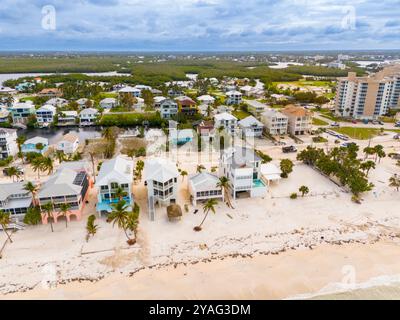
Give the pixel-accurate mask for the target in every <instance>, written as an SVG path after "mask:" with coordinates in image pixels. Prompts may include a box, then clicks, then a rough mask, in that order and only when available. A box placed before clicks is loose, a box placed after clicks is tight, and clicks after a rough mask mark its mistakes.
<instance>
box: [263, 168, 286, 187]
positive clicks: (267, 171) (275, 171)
mask: <svg viewBox="0 0 400 320" xmlns="http://www.w3.org/2000/svg"><path fill="white" fill-rule="evenodd" d="M260 172H261V175H262V177H263V180H264V181H266V182H267V185H268V186H269V185H270V184H271V182H276V181H277V182H279V181H280V180H281V179H282V177H281V174H282V170H281V169H280V168H279V166H277V165H275V164H273V163H263V164H261V171H260Z"/></svg>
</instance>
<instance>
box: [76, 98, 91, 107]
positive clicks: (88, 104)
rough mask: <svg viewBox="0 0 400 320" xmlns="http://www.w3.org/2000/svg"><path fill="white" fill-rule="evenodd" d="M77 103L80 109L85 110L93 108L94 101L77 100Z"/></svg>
mask: <svg viewBox="0 0 400 320" xmlns="http://www.w3.org/2000/svg"><path fill="white" fill-rule="evenodd" d="M76 103H77V104H78V106H79V109H85V108H91V107H93V104H94V101H93V100H90V99H87V98H81V99H78V100H76Z"/></svg>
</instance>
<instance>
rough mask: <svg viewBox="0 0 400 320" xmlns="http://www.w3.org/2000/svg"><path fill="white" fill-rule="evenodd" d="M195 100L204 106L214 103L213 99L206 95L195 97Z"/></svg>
mask: <svg viewBox="0 0 400 320" xmlns="http://www.w3.org/2000/svg"><path fill="white" fill-rule="evenodd" d="M197 100H198V101H200V103H201V104H206V105H210V104H214V102H215V98H214V97H212V96H210V95H208V94H207V95H203V96H200V97H197Z"/></svg>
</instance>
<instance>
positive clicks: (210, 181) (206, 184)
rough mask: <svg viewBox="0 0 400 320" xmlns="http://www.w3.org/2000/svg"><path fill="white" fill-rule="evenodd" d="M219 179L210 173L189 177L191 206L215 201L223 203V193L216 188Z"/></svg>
mask: <svg viewBox="0 0 400 320" xmlns="http://www.w3.org/2000/svg"><path fill="white" fill-rule="evenodd" d="M218 182H219V178H218V177H217V176H216V175H214V174H211V173H208V172H202V173H197V174H194V175H191V176H190V177H189V193H190V199H191V200H192V204H193V205H194V206H197V202H198V201H207V200H208V199H217V200H222V201H224V193H223V191H222V189H221V188H219V187H218Z"/></svg>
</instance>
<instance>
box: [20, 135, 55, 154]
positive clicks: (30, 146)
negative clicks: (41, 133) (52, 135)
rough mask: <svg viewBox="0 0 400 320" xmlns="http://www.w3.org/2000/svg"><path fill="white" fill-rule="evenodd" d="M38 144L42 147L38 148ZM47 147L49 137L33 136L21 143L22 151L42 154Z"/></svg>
mask: <svg viewBox="0 0 400 320" xmlns="http://www.w3.org/2000/svg"><path fill="white" fill-rule="evenodd" d="M38 144H40V145H42V147H43V148H42V149H38ZM48 149H49V139H46V138H42V137H34V138H31V139H28V140H26V141H25V142H24V143H23V144H22V145H21V151H22V153H30V152H35V153H40V154H44V153H45V152H46V151H47V150H48Z"/></svg>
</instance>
